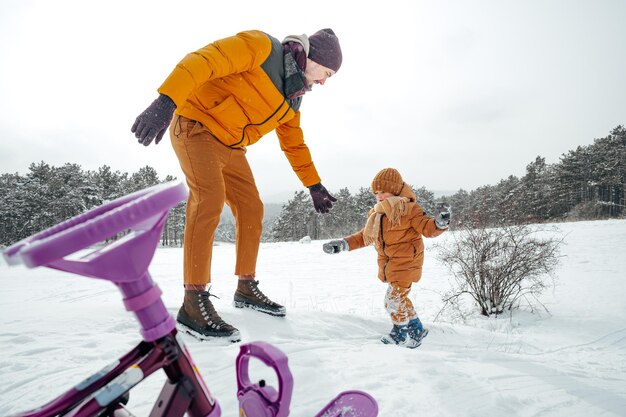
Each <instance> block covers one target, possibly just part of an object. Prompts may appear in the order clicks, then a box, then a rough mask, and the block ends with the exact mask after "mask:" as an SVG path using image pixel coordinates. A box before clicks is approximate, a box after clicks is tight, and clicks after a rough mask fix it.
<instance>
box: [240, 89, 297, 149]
mask: <svg viewBox="0 0 626 417" xmlns="http://www.w3.org/2000/svg"><path fill="white" fill-rule="evenodd" d="M286 101H287V99H283V102H282V103H280V106H278V108H277V109H276V110H274V112H273V113H272V114H270V115H269V116H268V117H267V119H265V120H263V121H262V122H261V123H248V124H247V125H245V126H244V127H243V129H242V131H241V139H240V140H239V142H237V143H233V144H232V145H228V147H229V148H232V149H234V148H235V147H236V146H238V145H239V144H240V143H241V142H243V140H244V139H245V137H246V128H247V127H248V126H262V125H264V124H265V123H267V122H268V121H269V120H270V119H271V118H272V117H274V115H275V114H276V113H278V110H280V109H281V108H282V107H283V104H285V102H286ZM287 111H289V108H287ZM285 114H287V112H285ZM283 117H285V116H284V115H283ZM248 144H250V140H248Z"/></svg>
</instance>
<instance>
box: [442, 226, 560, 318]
mask: <svg viewBox="0 0 626 417" xmlns="http://www.w3.org/2000/svg"><path fill="white" fill-rule="evenodd" d="M542 231H547V230H546V228H545V227H540V226H533V228H531V227H530V226H528V225H517V226H509V227H503V228H493V229H487V228H484V227H481V228H474V229H470V228H464V229H462V230H459V231H456V232H455V233H453V234H452V235H453V236H451V237H450V238H449V239H448V241H446V243H445V246H444V245H443V244H438V245H437V249H438V254H437V259H438V260H439V261H440V262H442V263H443V264H444V265H445V266H446V267H447V268H448V269H449V270H450V272H451V273H452V276H453V281H454V282H453V289H452V290H451V291H450V292H449V293H448V294H446V295H445V296H444V301H445V302H446V306H447V305H448V304H449V305H456V303H457V301H458V298H459V297H461V296H462V295H464V294H468V295H470V296H471V297H472V298H473V299H474V301H475V302H476V303H477V305H478V307H479V309H480V313H481V314H482V315H484V316H490V315H498V314H502V313H503V312H504V311H506V310H511V309H513V308H515V307H517V306H519V301H520V299H522V298H525V299H527V300H529V303H531V304H532V302H533V300H532V299H534V301H536V300H537V296H538V295H539V294H540V293H541V292H543V290H544V289H545V288H546V287H547V281H548V280H547V278H548V277H553V275H552V272H553V271H554V270H555V268H556V267H557V265H558V263H559V248H560V245H561V243H562V239H557V238H555V237H549V236H553V234H544V236H545V237H543V238H542V237H540V236H539V234H540V233H539V232H542ZM531 298H532V299H531ZM444 309H445V306H444Z"/></svg>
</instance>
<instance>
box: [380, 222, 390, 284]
mask: <svg viewBox="0 0 626 417" xmlns="http://www.w3.org/2000/svg"><path fill="white" fill-rule="evenodd" d="M380 242H381V245H380V247H381V249H382V251H383V255H385V257H386V258H387V259H386V260H385V264H384V265H383V282H387V264H388V263H389V257H388V256H387V254H386V253H385V234H384V233H383V219H380Z"/></svg>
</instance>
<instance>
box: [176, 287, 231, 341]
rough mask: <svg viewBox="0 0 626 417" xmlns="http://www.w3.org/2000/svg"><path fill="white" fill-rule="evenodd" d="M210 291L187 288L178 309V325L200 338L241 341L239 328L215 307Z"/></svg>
mask: <svg viewBox="0 0 626 417" xmlns="http://www.w3.org/2000/svg"><path fill="white" fill-rule="evenodd" d="M209 297H215V296H214V295H212V294H209V292H208V291H195V290H185V299H184V300H183V305H182V307H181V308H180V310H179V311H178V316H177V317H176V321H177V322H178V325H177V327H178V328H179V329H180V330H182V331H184V332H186V333H189V334H190V335H192V336H194V337H195V338H197V339H199V340H216V339H221V340H228V341H230V342H233V343H234V342H239V341H240V340H241V335H240V334H239V330H237V329H236V328H234V327H233V326H231V325H230V324H228V323H226V322H225V321H224V320H222V318H221V317H220V315H219V314H217V311H215V307H213V303H211V300H209Z"/></svg>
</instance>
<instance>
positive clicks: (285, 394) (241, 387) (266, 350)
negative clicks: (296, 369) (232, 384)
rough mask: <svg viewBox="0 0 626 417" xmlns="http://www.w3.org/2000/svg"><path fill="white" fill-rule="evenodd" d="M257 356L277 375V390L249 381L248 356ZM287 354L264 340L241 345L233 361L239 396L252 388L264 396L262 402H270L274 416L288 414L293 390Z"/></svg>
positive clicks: (284, 416)
mask: <svg viewBox="0 0 626 417" xmlns="http://www.w3.org/2000/svg"><path fill="white" fill-rule="evenodd" d="M252 357H254V358H257V359H259V360H261V361H262V362H263V363H264V364H265V365H267V366H269V367H271V368H273V369H274V371H275V372H276V376H277V377H278V392H276V391H274V390H273V389H271V388H269V387H268V388H269V389H268V388H260V387H259V386H257V385H255V384H252V383H251V382H250V376H249V374H248V366H249V362H250V358H252ZM287 361H288V360H287V356H286V355H285V354H284V353H283V352H282V351H280V350H279V349H278V348H276V347H274V346H273V345H270V344H269V343H266V342H261V341H257V342H251V343H246V344H243V345H241V347H240V349H239V355H238V356H237V360H236V362H235V367H236V372H237V392H238V395H239V396H241V395H243V394H244V393H245V392H248V391H250V390H253V391H255V392H257V393H258V394H259V395H261V396H263V397H264V402H266V403H268V404H270V407H271V408H272V409H273V410H274V411H273V412H274V414H272V415H273V416H275V417H286V416H287V415H289V405H290V403H291V395H292V392H293V376H292V375H291V371H290V370H289V365H288V364H287Z"/></svg>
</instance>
